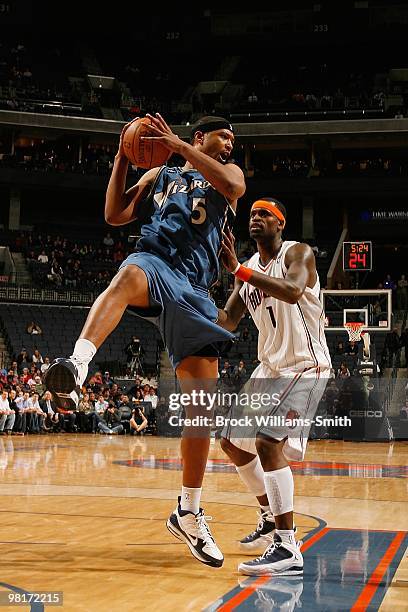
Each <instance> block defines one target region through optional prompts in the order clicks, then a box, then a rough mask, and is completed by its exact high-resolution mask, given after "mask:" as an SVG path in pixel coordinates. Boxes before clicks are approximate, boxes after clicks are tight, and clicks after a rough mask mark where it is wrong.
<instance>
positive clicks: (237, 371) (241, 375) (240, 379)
mask: <svg viewBox="0 0 408 612" xmlns="http://www.w3.org/2000/svg"><path fill="white" fill-rule="evenodd" d="M246 374H247V371H246V367H245V362H244V361H243V360H242V359H241V361H240V362H239V363H238V365H237V366H235V368H234V370H233V373H232V379H233V382H234V385H235V386H236V387H241V386H242V384H243V383H244V381H245V378H246Z"/></svg>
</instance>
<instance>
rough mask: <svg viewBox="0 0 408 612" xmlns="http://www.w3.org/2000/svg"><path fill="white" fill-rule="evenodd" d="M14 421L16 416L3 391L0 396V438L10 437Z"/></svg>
mask: <svg viewBox="0 0 408 612" xmlns="http://www.w3.org/2000/svg"><path fill="white" fill-rule="evenodd" d="M15 419H16V414H15V412H14V410H13V409H12V408H10V403H9V397H8V392H7V390H6V389H3V391H2V392H1V395H0V436H4V435H5V434H7V435H11V432H12V430H13V427H14V421H15Z"/></svg>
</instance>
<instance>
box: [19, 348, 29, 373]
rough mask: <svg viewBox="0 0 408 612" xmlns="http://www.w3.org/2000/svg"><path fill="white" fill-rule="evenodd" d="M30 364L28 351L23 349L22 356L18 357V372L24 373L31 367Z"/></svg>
mask: <svg viewBox="0 0 408 612" xmlns="http://www.w3.org/2000/svg"><path fill="white" fill-rule="evenodd" d="M30 363H31V358H30V355H29V354H28V351H27V350H26V349H25V348H22V349H21V352H20V354H19V355H18V356H17V366H18V371H19V372H22V371H23V370H24V369H28V368H29V367H30Z"/></svg>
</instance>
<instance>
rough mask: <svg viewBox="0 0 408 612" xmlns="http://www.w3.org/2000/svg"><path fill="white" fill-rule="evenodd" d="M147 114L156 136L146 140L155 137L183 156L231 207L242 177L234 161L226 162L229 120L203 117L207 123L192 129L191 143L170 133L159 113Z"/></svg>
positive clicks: (229, 148) (230, 141) (229, 146)
mask: <svg viewBox="0 0 408 612" xmlns="http://www.w3.org/2000/svg"><path fill="white" fill-rule="evenodd" d="M147 117H149V119H151V121H152V125H151V126H149V129H151V131H152V132H154V134H155V135H154V136H145V137H144V138H145V139H146V140H151V139H157V140H158V141H159V142H161V143H162V144H163V145H164V146H165V147H167V148H168V149H169V150H170V151H172V152H173V153H177V154H178V155H181V156H182V157H184V159H186V160H187V161H188V162H189V163H190V164H191V167H192V168H195V169H196V170H198V171H199V172H200V173H201V174H202V175H203V176H204V178H206V179H207V180H208V181H209V182H210V183H211V185H212V186H213V187H214V189H216V191H218V192H219V193H221V194H222V195H223V196H225V197H226V198H227V199H228V200H229V202H230V203H231V204H232V205H233V206H234V203H235V201H236V200H237V199H238V198H240V197H241V196H243V195H244V193H245V178H244V174H243V172H242V170H241V169H240V168H239V167H238V166H237V165H236V164H233V163H230V164H228V163H226V162H227V161H228V159H229V157H230V155H231V151H232V148H233V145H234V134H233V132H232V126H231V125H230V124H229V122H228V121H226V120H225V119H222V118H217V117H214V118H213V117H205V118H204V119H208V121H207V122H202V123H201V124H197V125H196V128H193V132H192V144H189V143H186V142H184V141H183V140H181V139H180V138H179V137H178V136H177V135H176V134H174V132H172V130H171V128H170V127H169V126H168V125H167V123H166V122H165V120H164V119H163V117H161V115H160V114H159V113H156V115H155V116H153V115H147ZM194 130H195V131H194Z"/></svg>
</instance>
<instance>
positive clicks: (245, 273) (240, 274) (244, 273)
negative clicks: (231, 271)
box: [235, 266, 252, 283]
mask: <svg viewBox="0 0 408 612" xmlns="http://www.w3.org/2000/svg"><path fill="white" fill-rule="evenodd" d="M235 276H236V277H237V278H239V279H240V280H242V281H244V283H247V282H248V281H249V279H250V278H251V276H252V270H251V268H246V267H245V266H239V268H238V270H237V271H236V272H235Z"/></svg>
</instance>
